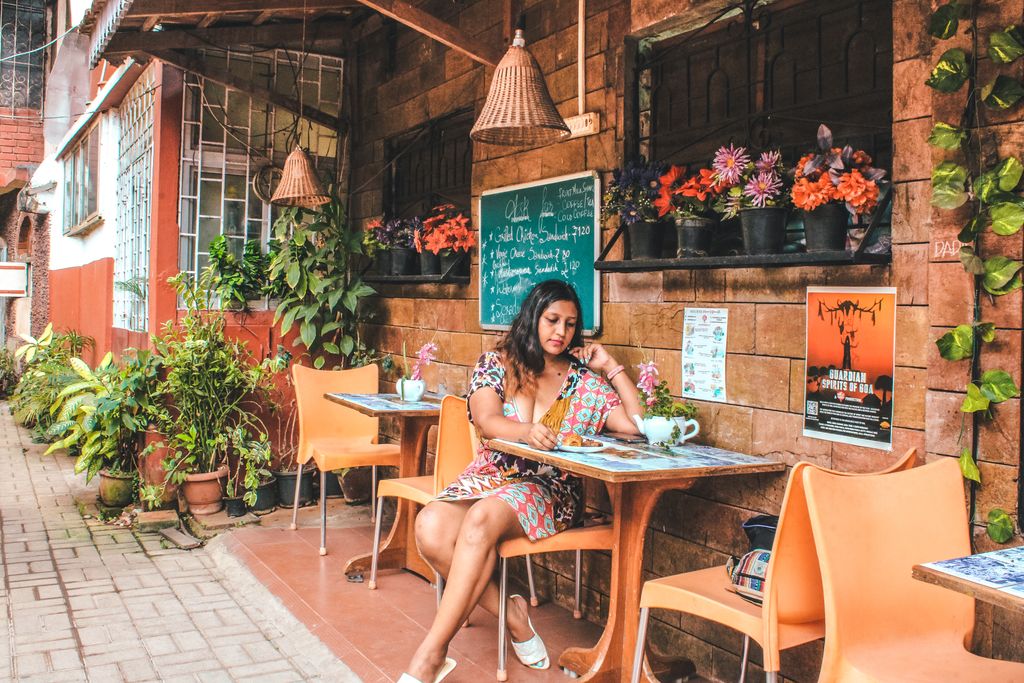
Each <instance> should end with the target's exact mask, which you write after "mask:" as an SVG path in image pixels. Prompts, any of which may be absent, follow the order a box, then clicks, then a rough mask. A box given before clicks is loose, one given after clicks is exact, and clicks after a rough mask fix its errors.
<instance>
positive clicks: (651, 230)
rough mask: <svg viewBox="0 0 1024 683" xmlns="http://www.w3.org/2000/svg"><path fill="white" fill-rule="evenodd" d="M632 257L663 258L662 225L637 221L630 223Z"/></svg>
mask: <svg viewBox="0 0 1024 683" xmlns="http://www.w3.org/2000/svg"><path fill="white" fill-rule="evenodd" d="M629 248H630V258H633V259H652V258H661V226H660V225H659V224H658V223H647V222H645V221H637V222H636V223H631V224H630V225H629Z"/></svg>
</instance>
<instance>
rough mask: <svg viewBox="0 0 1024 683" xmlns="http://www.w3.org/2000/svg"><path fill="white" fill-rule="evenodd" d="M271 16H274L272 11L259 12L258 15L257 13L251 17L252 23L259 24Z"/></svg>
mask: <svg viewBox="0 0 1024 683" xmlns="http://www.w3.org/2000/svg"><path fill="white" fill-rule="evenodd" d="M272 16H274V13H273V12H265V11H264V12H260V13H259V15H257V17H256V18H255V19H253V21H252V25H253V26H259V25H260V24H262V23H265V22H266V21H267V19H269V18H270V17H272Z"/></svg>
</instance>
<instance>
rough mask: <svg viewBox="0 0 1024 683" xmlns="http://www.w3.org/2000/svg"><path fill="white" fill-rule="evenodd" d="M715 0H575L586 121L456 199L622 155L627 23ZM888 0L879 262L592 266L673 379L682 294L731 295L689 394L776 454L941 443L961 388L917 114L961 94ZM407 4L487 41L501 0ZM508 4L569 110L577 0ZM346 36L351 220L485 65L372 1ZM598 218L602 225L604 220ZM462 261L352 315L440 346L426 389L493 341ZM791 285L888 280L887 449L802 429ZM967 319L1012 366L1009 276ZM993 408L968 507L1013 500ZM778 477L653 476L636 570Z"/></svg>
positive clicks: (548, 584) (1003, 121)
mask: <svg viewBox="0 0 1024 683" xmlns="http://www.w3.org/2000/svg"><path fill="white" fill-rule="evenodd" d="M721 4H724V3H716V2H702V3H697V2H692V3H690V2H684V3H681V4H672V5H670V4H668V3H664V2H654V1H653V0H652V1H651V2H643V1H640V2H633V3H632V5H630V4H628V3H625V2H619V1H616V0H603V1H601V0H592V1H591V2H588V3H587V49H586V55H587V95H586V100H587V108H588V110H596V111H599V112H600V114H601V126H602V129H601V132H600V133H599V134H598V135H595V136H591V137H587V138H582V139H576V140H571V141H567V142H564V143H561V144H558V145H552V146H549V147H543V148H537V149H527V150H509V149H504V148H498V147H491V146H487V145H475V146H474V150H473V161H474V163H473V184H472V194H473V200H474V206H473V208H474V211H475V209H476V206H475V204H476V201H475V200H476V198H477V197H478V196H479V194H480V193H481V192H482V191H484V190H487V189H491V188H494V187H499V186H503V185H510V184H515V183H522V182H528V181H532V180H537V179H541V178H546V177H551V176H556V175H561V174H566V173H572V172H577V171H581V170H586V169H594V170H597V171H599V172H601V173H607V172H609V171H610V170H611V169H613V168H615V167H616V166H618V165H619V164H620V163H621V159H622V155H623V125H622V112H623V108H622V105H623V71H624V68H623V57H624V52H623V50H624V47H623V45H624V39H625V37H626V33H627V31H630V32H632V35H637V36H640V35H645V34H651V33H653V32H654V31H662V30H664V29H665V27H666V25H668V24H677V25H680V26H688V25H693V24H695V23H697V22H699V21H700V20H701V19H703V18H706V17H707V16H709V15H711V14H713V13H714V12H715V7H716V6H717V5H721ZM893 4H894V7H893V17H894V27H893V35H894V43H895V44H894V67H893V79H894V84H893V85H894V87H893V92H894V102H893V140H894V142H893V145H894V150H893V151H894V160H893V166H894V168H893V172H892V177H893V178H894V180H895V183H896V184H895V194H894V197H895V199H894V207H893V227H892V233H893V244H894V246H893V262H892V265H891V266H856V267H829V268H818V267H801V268H783V269H732V270H712V271H694V272H687V271H665V272H653V273H634V274H606V275H604V276H602V277H603V283H602V285H603V320H604V325H605V327H604V329H603V330H602V331H601V334H600V336H598V337H597V341H599V342H601V343H603V344H605V345H607V346H608V347H609V348H610V350H611V352H612V353H613V354H614V355H615V356H616V358H618V359H619V360H620V361H621V362H623V363H626V364H627V367H629V366H630V365H635V364H636V363H638V362H639V361H640V360H641V357H642V355H643V353H645V354H647V355H648V356H653V358H654V359H655V360H656V361H657V362H658V365H659V368H660V370H661V372H662V376H663V377H664V378H666V379H668V380H669V383H670V386H671V388H672V391H673V393H674V394H675V395H679V393H680V386H679V384H680V374H681V368H680V346H681V334H682V333H681V329H682V315H683V309H684V308H685V307H687V306H715V307H725V308H728V309H729V315H730V321H729V322H730V324H729V339H728V358H727V383H728V391H729V402H728V403H727V404H715V403H700V404H699V408H700V419H701V424H702V437H701V438H702V439H703V440H704V441H705V442H707V443H711V444H714V445H718V446H722V447H725V448H731V449H735V450H738V451H742V452H746V453H753V454H758V455H766V456H769V457H773V458H777V459H780V460H783V461H785V462H786V463H788V464H792V463H795V462H797V461H800V460H809V461H811V462H814V463H816V464H819V465H822V466H826V467H833V468H836V469H840V470H848V471H870V470H873V469H878V468H881V467H883V466H885V465H887V464H889V463H891V462H892V461H894V460H895V459H896V458H897V457H899V455H900V454H902V453H903V452H904V451H905V450H906V449H908V448H911V447H913V448H917V449H918V452H919V453H926V454H927V457H928V458H929V459H933V458H936V457H941V456H950V455H956V454H957V453H958V452H959V447H958V446H957V443H956V440H957V434H958V432H959V428H960V423H961V419H960V415H961V414H960V413H959V411H958V408H959V404H960V400H961V398H962V395H961V394H960V393H959V392H961V391H962V387H963V385H964V384H965V382H966V378H967V368H966V366H963V367H961V366H959V365H951V364H949V363H947V362H946V361H942V360H941V359H940V358H939V357H938V354H937V353H936V351H935V347H934V344H933V341H934V339H935V338H937V337H938V336H940V335H941V334H942V333H943V332H944V331H945V329H948V328H949V327H951V326H953V325H956V324H959V323H963V322H969V321H970V304H971V301H972V300H973V293H972V291H971V289H970V284H971V283H970V280H969V278H967V276H966V275H965V274H964V271H963V269H962V267H961V266H960V264H959V262H958V256H957V251H958V249H959V246H960V245H959V244H958V243H956V242H955V236H956V233H957V232H958V231H959V229H960V227H961V225H962V223H963V221H962V220H960V219H961V218H962V217H958V216H956V215H954V214H951V213H949V212H941V211H938V210H933V209H932V208H931V207H930V205H929V199H930V186H929V178H930V172H931V167H932V165H933V163H934V162H935V161H936V160H937V158H938V156H937V155H936V152H935V150H933V149H932V148H930V147H928V146H927V145H926V143H925V139H926V137H927V135H928V132H929V130H930V128H931V126H932V122H933V120H935V119H939V118H942V116H943V112H944V111H949V110H951V109H954V108H955V106H957V105H958V104H959V103H956V102H954V101H952V100H950V99H949V98H955V96H947V95H939V94H936V93H933V92H932V91H931V90H930V89H928V88H926V87H924V86H923V81H924V79H925V78H926V77H927V75H928V72H929V70H930V68H931V64H932V63H934V61H935V59H937V56H938V54H940V53H941V52H942V51H943V50H945V49H947V48H948V47H951V45H950V44H948V43H949V42H951V41H947V43H945V44H938V45H937V44H935V43H934V41H933V40H932V39H931V38H930V37H929V36H928V35H927V33H926V31H925V25H926V22H927V16H928V13H929V12H930V11H931V9H932V7H931V3H929V2H928V1H927V0H894V3H893ZM982 4H983V5H984V6H985V9H984V11H983V23H985V24H990V25H998V26H1005V25H1009V24H1011V23H1014V22H1017V23H1020V22H1021V20H1022V18H1024V17H1022V12H1024V9H1022V4H1024V0H1007V1H1005V2H1001V3H998V2H985V3H982ZM694 5H699V6H698V7H694ZM422 6H423V7H424V8H425V9H427V10H429V11H431V12H434V13H435V14H437V15H438V16H441V17H443V18H445V19H446V20H447V21H450V22H452V23H453V24H456V25H458V26H459V27H460V28H461V29H462V30H463V31H465V32H466V33H468V34H470V35H472V36H475V37H477V38H478V39H480V40H482V41H485V42H488V43H490V44H498V43H500V41H502V39H503V36H502V28H501V25H500V22H501V3H500V2H497V1H496V0H478V1H477V2H475V3H472V4H465V5H462V6H460V8H461V9H459V8H456V7H455V6H452V5H450V4H446V3H441V2H439V1H438V2H427V3H424V4H423V5H422ZM525 10H526V16H527V24H526V25H527V31H528V36H527V37H528V41H529V45H530V49H531V51H532V52H533V54H534V55H535V57H536V58H537V59H538V61H539V63H540V64H541V67H542V68H543V69H544V71H545V74H546V75H547V79H548V84H549V87H550V89H551V91H552V95H553V97H554V98H555V100H556V103H557V105H558V107H559V110H560V111H561V112H562V114H563V115H572V114H575V113H576V110H575V107H576V101H575V60H576V40H575V35H576V33H575V32H576V25H575V22H576V10H575V3H569V2H562V1H559V2H554V1H550V0H549V1H548V2H540V1H538V0H534V1H532V2H530V1H527V2H526V3H525ZM392 38H393V39H394V40H395V41H396V45H397V47H396V49H395V50H393V51H391V50H389V49H388V43H389V41H390V40H391V39H392ZM357 45H358V58H357V63H356V65H355V68H356V70H357V86H356V89H355V92H356V93H357V101H356V103H355V105H356V112H355V114H354V120H353V159H352V161H353V163H352V168H353V176H352V182H351V187H353V188H355V189H356V191H355V192H354V195H353V200H352V216H353V218H354V220H356V222H357V223H358V222H365V221H366V220H368V219H370V218H372V217H376V216H379V215H380V214H381V212H382V210H383V197H384V194H383V182H384V181H383V177H384V175H385V174H383V173H382V167H383V166H384V164H385V163H387V161H388V159H386V158H385V140H386V139H388V138H389V137H392V136H394V135H396V134H398V133H401V132H403V131H406V130H409V129H410V128H413V127H414V126H416V125H418V124H421V123H424V122H426V121H428V120H430V119H432V118H435V117H437V116H440V115H442V114H445V113H447V112H451V111H455V110H457V109H461V108H464V107H467V106H473V107H475V109H476V111H479V109H480V107H481V105H482V103H483V99H484V98H485V96H486V92H487V87H488V84H489V83H490V79H491V76H492V73H493V70H492V69H490V68H483V67H480V66H478V65H476V63H474V62H472V61H471V60H469V59H468V58H466V57H464V56H461V55H458V54H456V53H454V52H452V51H450V50H447V49H446V48H444V47H443V46H441V45H440V44H438V43H435V42H431V41H430V40H429V39H428V38H426V37H424V36H422V35H419V34H416V33H414V32H413V31H411V30H409V29H406V28H404V27H401V26H395V25H390V24H388V23H384V22H382V21H381V20H380V18H376V17H375V18H373V19H371V20H369V21H368V22H366V24H365V25H364V26H363V31H362V33H361V35H360V37H359V40H358V44H357ZM1018 75H1019V74H1018ZM1017 111H1018V114H1017V115H1016V117H1014V118H1008V117H1005V116H1003V117H999V116H994V115H992V114H990V113H987V114H986V116H989V117H990V118H989V123H990V124H991V125H990V126H989V128H988V130H989V131H990V132H991V133H992V136H993V139H994V140H995V141H996V142H995V144H996V145H997V146H999V147H1000V148H1002V150H1003V154H1004V155H1005V154H1007V153H1010V152H1013V153H1016V154H1018V155H1019V154H1020V149H1021V145H1020V140H1021V138H1020V135H1021V134H1020V132H1019V130H1017V129H1015V128H1014V126H1013V124H1014V123H1019V112H1020V111H1021V110H1020V109H1018V110H1017ZM1018 128H1019V126H1018ZM378 174H380V175H378ZM609 235H610V228H609V227H606V228H605V240H607V239H608V237H609ZM1002 239H1003V240H1005V242H1003V243H1001V246H1000V248H1001V249H1005V250H1006V251H1009V252H1011V253H1016V254H1017V255H1019V254H1020V251H1021V240H1020V237H1019V236H1018V237H1016V238H1002ZM1007 245H1009V246H1007ZM474 258H475V255H474ZM475 266H476V263H474V271H473V276H472V279H471V282H470V284H469V285H468V286H456V285H418V286H414V285H389V286H380V287H378V289H379V290H380V296H379V297H376V298H374V299H373V300H372V301H371V303H370V306H369V308H370V310H371V312H372V313H373V314H374V315H375V318H374V319H373V320H372V321H371V322H370V323H369V324H367V325H366V327H365V328H364V331H363V333H364V334H365V338H366V341H367V342H368V343H369V344H371V345H373V346H375V347H377V348H379V349H381V350H383V351H386V352H391V353H393V354H396V356H397V355H400V354H401V352H402V343H403V341H404V342H405V343H406V346H407V348H408V349H409V351H410V353H411V352H412V351H413V350H414V349H416V348H418V347H419V346H420V345H421V344H422V343H425V342H427V341H435V342H437V343H438V345H439V347H440V354H439V362H438V363H437V364H436V365H432V366H430V367H429V368H427V369H426V371H425V377H426V379H427V381H428V385H429V386H430V388H431V389H436V390H438V391H442V392H444V391H448V392H453V393H461V392H464V391H465V389H466V387H467V384H468V379H469V375H470V372H471V369H472V366H473V364H474V362H475V361H476V359H477V357H478V356H479V355H480V353H481V352H483V351H485V350H488V349H490V348H492V347H493V345H494V343H495V341H496V337H495V335H494V333H490V332H485V331H483V330H481V329H480V327H479V322H478V320H479V318H478V286H479V280H478V277H477V274H476V268H475ZM809 285H812V286H813V285H830V286H895V287H897V289H898V302H897V303H898V310H897V316H896V320H897V330H896V339H897V341H896V346H897V352H896V365H897V367H896V374H895V380H896V383H897V387H898V389H897V398H896V405H895V415H894V430H893V441H894V444H893V451H892V452H891V453H886V452H884V451H878V450H873V449H866V448H861V447H855V446H846V445H842V444H833V443H830V442H826V441H819V440H815V439H808V438H804V437H802V436H801V426H802V403H803V389H804V384H803V370H804V348H805V330H804V319H805V312H804V300H805V288H806V287H807V286H809ZM985 319H986V320H991V321H993V322H996V323H997V325H998V326H999V327H1000V341H999V342H998V343H996V344H993V345H991V346H990V347H989V348H987V349H986V352H985V356H984V361H983V364H988V363H992V364H996V363H999V364H1001V366H1002V367H1004V368H1006V369H1007V370H1009V371H1010V372H1011V373H1012V374H1014V376H1015V378H1016V379H1017V380H1018V383H1019V381H1020V377H1019V374H1020V365H1021V364H1020V358H1021V294H1020V292H1017V293H1016V294H1014V295H1010V296H1008V297H1003V298H1002V299H1000V300H999V301H998V302H997V303H996V304H995V305H994V306H989V307H987V308H986V314H985ZM639 345H642V346H643V349H644V351H643V353H641V351H640V350H639V348H638V346H639ZM633 372H635V369H634V370H633ZM395 378H396V377H395V376H391V377H389V378H387V379H386V380H385V382H384V388H390V387H391V386H393V384H392V382H393V381H394V379H395ZM999 413H1000V417H999V420H998V422H997V423H992V424H987V425H985V426H983V427H982V430H983V433H982V434H981V439H982V458H981V460H982V461H981V463H980V467H981V471H982V477H983V481H985V482H986V485H985V486H983V487H982V489H981V490H980V491H979V494H978V510H979V514H980V513H982V512H987V510H988V509H989V508H990V507H992V506H994V505H997V504H998V505H1000V506H1002V507H1004V508H1005V509H1006V510H1008V511H1013V512H1015V511H1016V477H1017V462H1018V457H1019V451H1020V443H1019V434H1020V417H1019V402H1018V401H1016V400H1014V401H1010V402H1007V403H1005V404H1003V405H1002V406H1000V408H999ZM391 433H392V434H393V435H394V434H395V432H394V431H393V430H392V432H391ZM965 438H966V437H965ZM785 481H786V477H785V475H782V474H777V475H760V476H752V477H737V478H723V479H721V480H717V481H703V482H700V483H698V484H697V485H696V486H695V487H694V488H692V489H691V490H689V491H687V492H685V493H682V492H680V493H670V494H668V495H666V496H665V497H664V499H663V500H662V501H661V503H660V504H659V505H658V507H657V509H656V511H655V514H654V517H653V519H652V524H651V527H650V529H649V530H648V537H647V541H648V543H647V549H646V551H645V556H644V560H643V561H644V569H645V571H646V572H647V574H648V575H649V576H651V577H654V576H663V575H666V574H671V573H677V572H681V571H687V570H692V569H697V568H702V567H707V566H711V565H714V564H721V563H723V562H724V561H725V559H726V557H727V556H728V555H730V554H738V553H741V552H742V551H744V550H745V549H746V544H747V541H746V538H745V536H744V535H743V533H742V531H741V528H740V524H741V523H742V522H743V521H744V520H745V519H747V518H749V517H750V516H752V515H754V514H757V513H760V512H769V513H777V512H778V510H779V506H780V504H781V501H782V496H783V492H784V489H785ZM590 493H591V495H590V503H591V504H592V505H593V506H595V507H598V508H601V507H604V505H605V501H604V498H603V494H602V492H601V491H600V490H596V489H595V490H592V491H591V492H590ZM978 529H981V527H978ZM976 538H978V539H979V546H980V547H986V545H985V543H984V540H983V538H984V534H983V531H982V532H981V533H980V535H979V534H978V533H976ZM1016 542H1020V539H1019V537H1018V538H1017V539H1016ZM584 557H585V566H584V577H585V583H586V590H585V592H584V595H585V614H586V617H587V618H589V619H593V620H600V619H602V618H603V617H604V613H605V611H606V609H607V594H608V585H607V584H608V571H609V570H608V568H609V563H608V558H607V557H606V556H603V555H602V554H600V553H585V554H584ZM536 562H537V563H538V565H539V566H538V571H537V572H535V573H536V575H537V580H538V589H539V590H540V591H541V592H542V593H544V594H546V595H548V596H551V597H552V598H553V599H554V600H556V601H558V602H559V603H562V604H566V605H569V604H571V601H572V566H571V562H572V559H571V557H569V556H564V557H563V556H550V557H541V558H537V559H536ZM518 564H520V563H517V565H518ZM517 568H518V567H517ZM519 569H521V568H519ZM654 616H655V619H656V622H655V625H654V627H653V632H652V636H651V637H652V638H653V639H654V642H655V644H656V645H658V646H660V647H661V648H662V649H665V650H667V651H669V652H672V653H678V654H682V655H685V656H687V657H689V658H691V659H693V660H694V661H695V662H696V664H697V668H698V671H699V672H700V673H701V674H702V675H704V676H708V677H713V678H716V679H721V680H731V679H735V678H736V677H737V674H738V664H739V655H740V652H741V646H742V642H741V638H740V637H739V636H738V635H737V634H735V633H733V632H731V631H728V630H726V629H723V628H721V627H718V626H716V625H713V624H710V623H707V622H703V621H700V620H696V619H693V618H691V617H685V616H680V615H678V614H674V613H668V612H657V613H655V615H654ZM979 618H980V620H979V626H978V629H977V638H978V647H979V652H982V653H985V654H995V655H996V656H1003V657H1013V658H1018V659H1024V651H1022V646H1021V644H1020V643H1019V642H1011V641H1012V640H1013V639H1012V637H1011V636H1010V634H1013V633H1020V629H1021V626H1022V624H1021V620H1020V618H1019V617H1010V616H1009V615H1006V614H1004V613H996V614H993V613H992V612H991V611H990V610H988V609H987V608H985V607H980V608H979ZM820 657H821V644H820V643H812V644H810V645H807V646H804V647H801V648H796V649H794V650H792V651H788V652H787V653H785V654H784V655H783V672H784V674H785V676H786V677H787V678H789V679H792V680H797V681H811V680H815V679H816V678H817V667H818V662H819V661H820ZM755 659H759V655H755ZM752 675H754V674H753V672H752Z"/></svg>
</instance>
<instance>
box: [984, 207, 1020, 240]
mask: <svg viewBox="0 0 1024 683" xmlns="http://www.w3.org/2000/svg"><path fill="white" fill-rule="evenodd" d="M988 215H989V218H991V219H992V232H994V233H995V234H997V235H1003V236H1006V235H1015V234H1017V233H1018V232H1020V229H1021V226H1024V206H1021V205H1020V204H1017V203H1014V202H1000V203H999V204H993V205H992V206H990V207H989V209H988Z"/></svg>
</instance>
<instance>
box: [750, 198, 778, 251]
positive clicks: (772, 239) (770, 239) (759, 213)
mask: <svg viewBox="0 0 1024 683" xmlns="http://www.w3.org/2000/svg"><path fill="white" fill-rule="evenodd" d="M740 227H741V228H742V229H743V249H744V251H746V252H747V253H748V254H781V253H782V245H783V244H785V242H786V210H785V209H782V208H777V207H771V208H765V209H743V210H742V211H740Z"/></svg>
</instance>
